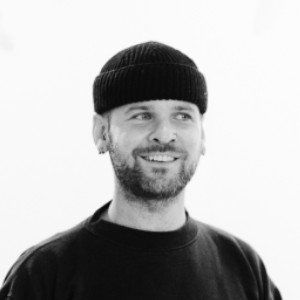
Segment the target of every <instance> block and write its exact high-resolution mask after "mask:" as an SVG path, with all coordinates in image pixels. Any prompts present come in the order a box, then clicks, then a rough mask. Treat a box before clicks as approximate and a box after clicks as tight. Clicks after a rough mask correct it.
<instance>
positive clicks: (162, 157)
mask: <svg viewBox="0 0 300 300" xmlns="http://www.w3.org/2000/svg"><path fill="white" fill-rule="evenodd" d="M145 158H146V159H147V160H150V161H173V160H175V158H174V157H172V156H167V155H154V156H146V157H145Z"/></svg>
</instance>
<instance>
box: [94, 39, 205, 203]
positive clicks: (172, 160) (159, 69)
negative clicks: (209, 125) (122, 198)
mask: <svg viewBox="0 0 300 300" xmlns="http://www.w3.org/2000/svg"><path fill="white" fill-rule="evenodd" d="M94 104H95V111H96V115H95V117H94V140H95V143H96V145H97V148H98V151H100V152H106V151H107V150H108V151H109V153H110V157H111V161H112V164H113V167H114V170H115V175H116V183H117V185H118V187H119V188H121V189H122V190H123V191H124V192H125V193H127V194H129V195H128V196H129V198H132V197H133V198H135V199H139V200H143V201H150V200H155V201H160V202H165V200H166V199H172V198H174V197H176V196H177V195H178V194H179V193H180V192H181V191H182V190H183V189H184V187H185V186H186V184H187V183H188V181H189V180H190V179H191V177H192V175H193V174H194V172H195V170H196V166H197V163H198V160H199V157H200V154H201V153H204V151H205V149H204V133H203V127H202V118H203V114H204V113H205V111H206V105H207V91H206V84H205V81H204V77H203V75H202V74H201V73H200V72H199V71H198V70H197V67H196V65H195V64H194V62H193V61H192V60H191V59H189V58H188V57H187V56H186V55H184V54H183V53H181V52H179V51H177V50H175V49H173V48H171V47H169V46H166V45H163V44H160V43H154V42H150V43H145V44H140V45H137V46H134V47H131V48H128V49H126V50H123V51H121V52H120V53H118V54H117V55H115V56H114V57H113V58H112V59H110V60H109V61H108V62H107V63H106V65H105V66H104V67H103V68H102V70H101V73H100V75H99V76H98V77H97V78H96V80H95V83H94Z"/></svg>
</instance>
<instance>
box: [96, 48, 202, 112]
mask: <svg viewBox="0 0 300 300" xmlns="http://www.w3.org/2000/svg"><path fill="white" fill-rule="evenodd" d="M93 95H94V109H95V112H97V113H98V114H102V113H104V112H106V111H108V110H111V109H113V108H116V107H118V106H122V105H125V104H129V103H134V102H141V101H149V100H163V99H165V100H171V99H172V100H181V101H188V102H191V103H194V104H196V105H197V106H198V107H199V110H200V112H201V114H204V113H205V112H206V108H207V89H206V83H205V79H204V76H203V75H202V74H201V73H200V72H199V71H198V68H197V66H196V64H195V63H194V62H193V61H192V60H191V59H190V58H189V57H188V56H186V55H185V54H183V53H182V52H180V51H178V50H176V49H174V48H172V47H170V46H167V45H164V44H161V43H158V42H147V43H142V44H138V45H135V46H132V47H130V48H127V49H125V50H122V51H120V52H119V53H117V54H116V55H114V56H113V57H112V58H111V59H110V60H109V61H108V62H107V63H106V64H105V65H104V66H103V68H102V69H101V72H100V74H99V76H97V77H96V79H95V81H94V89H93Z"/></svg>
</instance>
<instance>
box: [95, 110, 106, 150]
mask: <svg viewBox="0 0 300 300" xmlns="http://www.w3.org/2000/svg"><path fill="white" fill-rule="evenodd" d="M93 138H94V143H95V145H96V148H97V150H98V152H99V153H100V154H101V153H105V152H106V151H107V145H108V121H107V118H104V117H103V116H101V115H99V114H97V113H96V114H95V115H94V117H93Z"/></svg>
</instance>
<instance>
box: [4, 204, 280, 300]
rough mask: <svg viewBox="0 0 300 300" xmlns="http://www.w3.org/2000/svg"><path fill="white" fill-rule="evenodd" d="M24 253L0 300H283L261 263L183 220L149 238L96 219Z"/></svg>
mask: <svg viewBox="0 0 300 300" xmlns="http://www.w3.org/2000/svg"><path fill="white" fill-rule="evenodd" d="M108 206H109V203H107V204H106V205H104V206H103V207H102V208H100V209H99V210H97V211H96V212H95V213H94V215H93V216H91V217H90V218H88V219H87V220H85V221H84V222H82V223H80V224H79V225H77V226H76V227H74V228H72V229H70V230H68V231H66V232H63V233H59V234H57V235H55V236H53V237H51V238H50V239H48V240H46V241H44V242H42V243H40V244H38V245H36V246H34V247H32V248H30V249H28V250H27V251H26V252H24V253H23V254H22V255H21V256H20V258H19V259H18V260H17V262H16V263H15V264H14V265H13V267H12V268H11V270H10V271H9V273H8V275H7V277H6V279H5V281H4V284H3V286H2V288H1V290H0V300H4V299H12V300H48V299H49V300H112V299H114V300H116V299H120V300H127V299H128V300H135V299H138V300H148V299H149V300H150V299H151V300H160V299H161V300H168V299H172V300H176V299H178V300H181V299H182V300H183V299H184V300H194V299H195V300H196V299H197V300H244V299H245V300H246V299H247V300H273V299H274V300H280V299H281V296H280V294H279V291H278V290H277V288H276V287H275V286H274V284H273V283H272V281H271V280H270V278H269V277H268V275H267V273H266V270H265V267H264V265H263V262H262V261H261V259H260V258H259V256H258V255H257V254H256V253H255V252H254V251H253V249H252V248H251V247H250V246H249V245H247V244H246V243H245V242H243V241H241V240H240V239H238V238H236V237H234V236H232V235H230V234H228V233H226V232H223V231H221V230H219V229H216V228H213V227H211V226H208V225H206V224H203V223H201V222H198V221H196V220H194V219H192V218H191V217H189V216H188V214H187V221H186V223H185V224H184V226H182V227H181V228H180V229H178V230H175V231H170V232H149V231H142V230H137V229H132V228H128V227H124V226H120V225H116V224H113V223H110V222H107V221H104V220H102V219H101V218H100V216H101V214H102V213H103V212H104V211H105V210H106V209H107V208H108Z"/></svg>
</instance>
